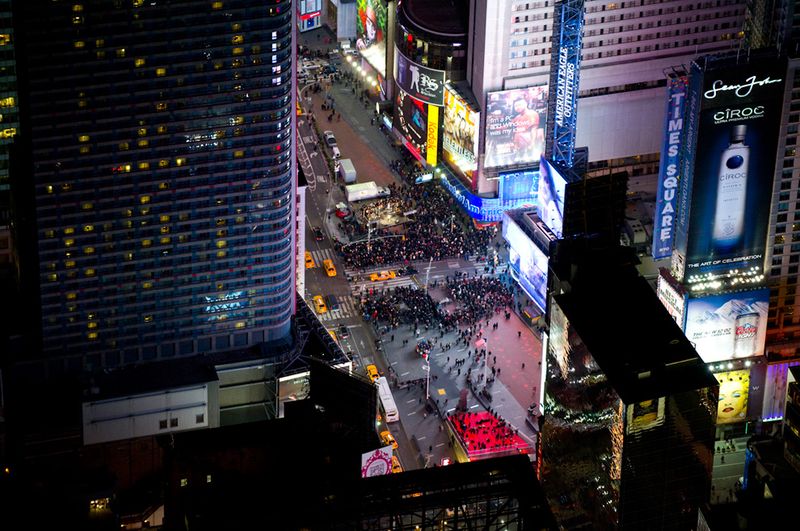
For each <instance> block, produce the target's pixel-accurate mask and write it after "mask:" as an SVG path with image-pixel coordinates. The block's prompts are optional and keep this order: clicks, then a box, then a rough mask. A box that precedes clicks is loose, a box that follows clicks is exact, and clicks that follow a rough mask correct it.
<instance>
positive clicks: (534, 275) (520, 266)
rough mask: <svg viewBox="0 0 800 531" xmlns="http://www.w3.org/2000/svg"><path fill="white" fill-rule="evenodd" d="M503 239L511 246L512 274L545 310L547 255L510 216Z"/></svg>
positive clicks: (509, 261)
mask: <svg viewBox="0 0 800 531" xmlns="http://www.w3.org/2000/svg"><path fill="white" fill-rule="evenodd" d="M503 238H504V239H505V240H506V241H507V242H508V245H509V250H508V263H509V268H510V270H511V274H512V275H513V276H514V277H515V278H516V280H517V281H518V282H519V284H520V286H521V287H522V289H524V290H525V292H526V293H527V294H528V296H529V297H530V298H531V299H533V302H535V303H536V305H537V306H538V307H539V308H541V309H542V310H544V309H545V305H546V303H547V264H548V260H549V259H548V257H547V255H545V254H544V253H543V252H542V251H541V249H539V247H537V246H536V244H535V243H534V242H533V241H532V240H531V239H530V238H529V237H528V236H527V235H526V234H525V233H524V232H523V231H522V229H521V228H520V227H519V225H517V224H516V222H514V220H512V219H511V218H510V217H508V216H506V217H505V218H504V219H503Z"/></svg>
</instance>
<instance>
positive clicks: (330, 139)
mask: <svg viewBox="0 0 800 531" xmlns="http://www.w3.org/2000/svg"><path fill="white" fill-rule="evenodd" d="M322 136H323V137H324V138H325V143H326V144H328V146H330V147H333V146H335V145H336V137H335V136H334V135H333V131H323V132H322Z"/></svg>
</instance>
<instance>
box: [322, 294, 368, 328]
mask: <svg viewBox="0 0 800 531" xmlns="http://www.w3.org/2000/svg"><path fill="white" fill-rule="evenodd" d="M336 298H337V299H338V301H339V309H338V310H331V309H330V308H328V311H327V312H326V313H323V314H322V315H317V317H319V320H320V321H322V322H323V323H324V322H330V321H335V320H337V319H344V318H346V317H353V316H357V315H359V314H360V311H361V310H360V309H359V304H360V303H359V300H358V299H357V298H356V297H353V296H352V295H341V296H338V295H337V297H336Z"/></svg>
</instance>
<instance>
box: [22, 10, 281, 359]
mask: <svg viewBox="0 0 800 531" xmlns="http://www.w3.org/2000/svg"><path fill="white" fill-rule="evenodd" d="M17 8H18V9H17ZM15 9H17V11H16V12H15V24H17V28H18V31H17V32H16V35H17V36H18V41H17V43H16V46H17V53H18V58H19V61H20V64H21V67H22V68H21V71H20V82H21V85H22V87H23V88H24V90H22V91H21V93H24V95H25V97H24V100H23V101H22V102H21V104H22V109H23V113H24V114H23V118H24V122H23V123H24V125H23V128H22V130H23V131H24V134H25V135H26V137H27V138H28V139H29V144H28V145H29V150H27V155H28V157H29V158H28V160H27V161H25V162H26V163H27V166H28V168H29V171H30V173H31V184H32V186H33V187H34V190H33V194H34V197H35V206H36V227H35V239H36V249H37V251H38V257H37V260H38V264H39V269H38V282H37V284H38V289H39V296H40V298H41V304H40V309H41V332H42V349H43V352H44V353H45V355H46V356H48V357H55V356H62V357H64V359H66V358H69V361H68V366H70V367H76V366H81V365H83V366H85V367H99V366H116V365H121V364H129V363H136V362H141V361H148V360H153V359H158V358H167V357H172V356H181V355H191V354H195V353H203V352H214V351H224V350H226V349H233V348H241V347H249V346H252V345H257V344H261V343H264V342H270V341H276V340H284V339H287V338H289V337H290V333H291V318H292V315H293V312H294V307H295V301H296V292H295V274H294V268H295V260H294V256H295V252H294V247H295V237H296V236H295V230H294V228H295V215H296V212H295V186H296V178H295V174H294V173H295V172H294V170H295V157H294V155H293V154H294V140H293V135H294V133H293V131H294V121H295V113H294V109H295V96H294V91H293V83H294V82H293V76H292V72H293V65H294V60H295V59H294V56H295V54H294V50H295V46H294V41H293V35H294V34H295V31H296V29H295V25H294V24H293V9H292V2H291V0H269V1H263V0H258V1H257V0H226V1H224V2H217V1H214V2H212V1H199V0H168V1H160V2H144V1H142V0H132V1H130V2H95V1H88V0H87V1H80V0H78V1H76V2H69V3H52V2H46V1H26V2H19V3H18V5H16V6H15Z"/></svg>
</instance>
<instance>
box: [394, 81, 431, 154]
mask: <svg viewBox="0 0 800 531" xmlns="http://www.w3.org/2000/svg"><path fill="white" fill-rule="evenodd" d="M395 103H396V104H395V106H394V124H395V126H396V127H397V129H398V130H399V131H400V132H401V133H402V134H403V136H404V137H405V139H406V140H408V142H409V143H410V144H411V146H412V147H413V148H414V149H415V150H416V151H417V154H418V155H419V158H425V144H426V141H427V139H428V105H427V104H425V103H422V102H421V101H418V100H415V99H414V98H412V97H410V96H409V95H408V94H406V93H405V92H403V91H402V90H398V91H397V98H396V101H395Z"/></svg>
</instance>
